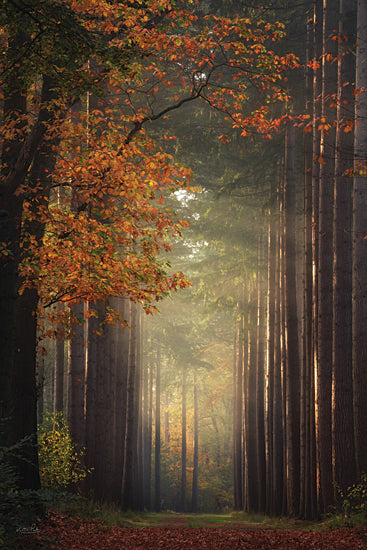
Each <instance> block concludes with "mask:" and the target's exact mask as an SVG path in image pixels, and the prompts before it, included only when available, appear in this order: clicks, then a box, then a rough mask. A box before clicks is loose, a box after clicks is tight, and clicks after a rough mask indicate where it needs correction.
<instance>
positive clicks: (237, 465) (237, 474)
mask: <svg viewBox="0 0 367 550" xmlns="http://www.w3.org/2000/svg"><path fill="white" fill-rule="evenodd" d="M239 309H241V304H239ZM241 336H242V335H241V323H240V321H238V323H237V330H236V341H235V353H234V365H233V367H234V372H233V484H234V508H235V510H242V508H243V501H242V460H241V458H242V417H243V410H242V409H243V401H242V388H243V384H242V373H243V365H242V357H243V355H242V350H241V347H242V345H243V343H242V338H241Z"/></svg>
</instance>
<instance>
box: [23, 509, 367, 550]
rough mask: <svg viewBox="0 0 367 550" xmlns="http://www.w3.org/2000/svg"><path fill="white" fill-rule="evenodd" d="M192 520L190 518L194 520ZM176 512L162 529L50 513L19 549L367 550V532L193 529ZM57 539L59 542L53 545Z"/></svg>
mask: <svg viewBox="0 0 367 550" xmlns="http://www.w3.org/2000/svg"><path fill="white" fill-rule="evenodd" d="M190 517H191V516H189V518H190ZM189 518H187V517H185V516H184V515H180V514H177V517H176V514H175V515H174V516H173V517H172V523H170V524H169V525H168V524H167V525H166V526H164V527H162V526H159V527H140V528H136V527H116V526H110V525H107V524H105V523H102V522H100V521H85V520H82V519H80V518H76V517H70V516H66V515H61V514H50V516H49V517H48V519H47V520H46V521H44V522H43V524H42V525H41V527H40V528H39V529H38V531H36V532H33V533H30V534H29V535H25V536H24V537H23V539H22V541H19V543H18V544H17V545H16V546H14V548H16V549H18V550H29V549H31V548H32V549H33V548H37V550H42V549H46V548H48V549H51V548H57V549H60V550H94V549H98V550H158V549H159V550H260V549H261V550H277V549H279V550H280V549H282V550H310V549H312V550H361V549H367V530H365V531H363V532H357V531H355V530H352V529H336V530H329V531H299V530H298V531H297V530H290V529H286V530H280V529H272V528H269V529H262V528H259V527H256V526H254V525H251V526H248V527H247V526H246V527H245V526H244V525H243V524H241V525H239V524H234V525H232V526H231V525H225V526H221V527H213V526H212V527H189V525H188V522H187V520H188V519H189ZM51 541H55V542H54V544H51Z"/></svg>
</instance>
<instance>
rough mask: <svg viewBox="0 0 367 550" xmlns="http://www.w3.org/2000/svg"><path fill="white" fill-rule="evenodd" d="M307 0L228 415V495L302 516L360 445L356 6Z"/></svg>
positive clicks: (360, 107)
mask: <svg viewBox="0 0 367 550" xmlns="http://www.w3.org/2000/svg"><path fill="white" fill-rule="evenodd" d="M313 9H314V12H313V14H312V12H310V14H309V15H310V19H309V22H308V25H309V26H308V35H307V36H308V42H307V45H308V46H307V47H308V49H307V52H306V53H307V55H306V61H307V63H306V72H305V93H304V97H305V102H306V104H305V110H306V120H308V121H309V122H308V123H307V124H306V126H305V127H303V128H302V134H303V138H302V136H301V132H300V131H299V130H298V122H297V117H296V115H297V109H296V108H297V104H295V109H294V112H293V115H294V116H295V118H294V119H293V122H290V123H288V124H287V125H286V130H285V145H284V148H285V152H284V155H283V161H282V163H280V165H279V170H278V176H277V177H276V180H275V181H276V185H277V188H275V185H274V187H273V188H272V189H271V190H270V192H271V199H272V200H271V207H270V208H269V209H268V213H269V214H268V216H269V218H268V219H269V221H268V231H267V232H268V238H267V246H264V242H265V233H264V231H263V234H262V236H261V235H260V238H259V253H258V270H257V275H256V282H255V283H253V282H252V283H249V282H248V283H247V284H246V286H245V290H244V298H242V300H241V301H240V302H239V310H238V311H239V318H240V321H239V327H238V334H239V336H238V339H237V342H238V344H237V361H236V367H235V369H236V371H235V372H236V375H235V376H236V387H237V393H236V400H235V415H234V435H235V440H234V467H235V503H236V507H238V508H245V509H247V510H261V511H267V512H271V513H275V514H280V513H287V514H291V515H298V514H301V515H302V516H304V517H316V516H317V515H318V514H319V513H320V512H326V511H327V510H328V508H329V506H330V505H332V504H335V503H336V502H338V499H339V498H340V494H339V491H338V490H342V491H343V492H344V493H345V491H346V489H347V488H348V487H350V486H351V485H352V484H353V483H356V482H357V481H358V479H360V476H361V474H362V473H363V472H364V471H365V470H366V459H367V454H366V449H365V438H364V435H363V434H365V433H366V426H365V419H366V413H365V410H364V407H365V400H364V399H363V397H362V395H365V389H366V376H365V368H364V364H365V357H366V355H365V345H366V335H365V330H366V319H365V305H366V300H365V289H366V285H365V282H364V281H365V273H366V260H367V255H366V241H365V227H366V225H365V218H364V216H365V202H364V201H365V195H366V188H365V168H364V166H365V159H366V154H365V150H363V147H364V139H363V138H362V142H361V137H362V136H363V135H364V134H363V132H364V125H365V119H364V113H365V110H364V109H365V104H364V101H365V100H364V89H365V83H364V81H363V75H364V70H363V58H364V56H365V50H364V44H365V31H364V29H365V27H364V22H365V12H364V10H365V6H364V3H358V10H357V3H356V2H340V11H339V13H337V12H336V11H335V10H334V6H333V5H331V3H329V2H323V3H321V2H315V3H314V5H313ZM355 44H356V49H355ZM354 52H356V58H355V57H354ZM355 59H356V63H354V60H355ZM354 82H355V84H354ZM302 142H303V143H302ZM302 174H303V192H302V195H303V197H302V199H301V193H300V191H301V186H300V183H301V181H302V180H301V177H302ZM301 201H302V202H301ZM301 209H302V211H303V251H302V253H301V250H302V241H301V239H300V238H297V233H298V232H299V234H301V225H300V217H299V216H297V212H298V211H299V210H301ZM264 254H265V256H266V257H267V258H268V261H267V262H266V263H265V262H264ZM266 280H267V285H266V283H265V281H266ZM266 288H267V291H265V289H266ZM266 292H267V294H266ZM266 296H267V300H266V302H265V299H266ZM265 304H266V305H265ZM265 308H266V313H265ZM265 358H266V360H265Z"/></svg>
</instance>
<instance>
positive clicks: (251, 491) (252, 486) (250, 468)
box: [246, 292, 258, 512]
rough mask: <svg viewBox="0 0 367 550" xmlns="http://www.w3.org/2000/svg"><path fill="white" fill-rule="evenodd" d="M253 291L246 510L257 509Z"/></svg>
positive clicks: (248, 377) (253, 305) (250, 333)
mask: <svg viewBox="0 0 367 550" xmlns="http://www.w3.org/2000/svg"><path fill="white" fill-rule="evenodd" d="M253 294H254V293H253V292H250V293H249V323H248V349H249V351H248V376H247V380H248V384H247V399H246V401H247V410H246V460H247V472H246V473H247V480H246V484H247V499H246V500H247V511H248V512H256V511H257V509H258V491H257V478H258V475H257V468H258V462H257V445H256V305H255V304H254V296H253Z"/></svg>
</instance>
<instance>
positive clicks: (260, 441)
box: [256, 229, 266, 512]
mask: <svg viewBox="0 0 367 550" xmlns="http://www.w3.org/2000/svg"><path fill="white" fill-rule="evenodd" d="M263 271H264V238H263V230H262V229H260V234H259V242H258V275H257V338H256V341H257V352H256V444H257V463H258V466H257V485H258V510H259V512H265V507H266V505H265V498H266V463H265V410H264V395H265V393H264V391H265V390H264V384H265V354H264V352H265V311H264V300H265V290H264V272H263Z"/></svg>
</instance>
